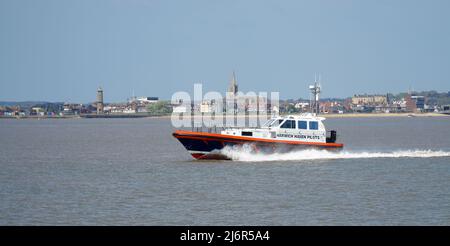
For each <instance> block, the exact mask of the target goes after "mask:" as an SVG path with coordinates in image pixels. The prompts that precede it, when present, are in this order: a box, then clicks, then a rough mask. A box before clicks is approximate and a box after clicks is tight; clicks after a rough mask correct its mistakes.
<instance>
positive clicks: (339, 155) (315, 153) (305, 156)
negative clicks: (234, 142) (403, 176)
mask: <svg viewBox="0 0 450 246" xmlns="http://www.w3.org/2000/svg"><path fill="white" fill-rule="evenodd" d="M221 153H222V154H224V155H226V156H227V157H229V158H230V159H232V160H235V161H249V162H260V161H295V160H323V159H364V158H402V157H410V158H430V157H450V152H447V151H441V150H437V151H436V150H398V151H392V152H366V151H365V152H357V151H339V152H335V151H328V150H316V149H309V150H299V151H292V152H288V153H271V154H265V153H255V152H254V151H253V149H252V148H251V147H250V146H243V147H241V148H232V147H225V148H224V149H222V150H221Z"/></svg>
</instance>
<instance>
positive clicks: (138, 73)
mask: <svg viewBox="0 0 450 246" xmlns="http://www.w3.org/2000/svg"><path fill="white" fill-rule="evenodd" d="M449 11H450V1H448V0H423V1H413V0H311V1H301V0H292V1H290V0H271V1H265V0H239V1H237V0H223V1H219V0H178V1H175V0H39V1H36V0H0V101H25V100H44V101H58V102H61V101H65V102H92V101H95V94H96V90H97V87H99V86H101V87H103V90H104V97H105V101H106V102H119V101H125V100H126V99H127V98H128V97H130V96H131V95H132V93H133V91H134V94H135V95H136V96H156V97H159V98H161V99H170V98H171V96H172V94H173V93H175V92H177V91H187V92H189V93H193V88H194V83H202V84H203V92H204V93H205V92H207V91H219V92H221V93H225V91H226V89H227V87H228V83H229V81H230V79H231V75H232V72H233V71H235V73H236V77H237V82H238V85H239V89H240V90H241V91H243V92H248V91H255V92H260V91H265V92H271V91H278V92H279V93H280V98H282V99H287V98H300V97H302V98H309V94H308V93H309V91H308V85H309V84H311V82H313V81H314V77H315V74H321V84H322V90H323V93H322V97H348V96H352V95H353V94H359V93H371V94H375V93H379V94H381V93H383V94H384V93H388V92H391V93H398V92H405V91H407V90H408V89H410V88H411V89H413V90H417V91H421V90H437V91H441V92H444V91H445V92H446V91H449V90H450V15H449V14H448V13H449Z"/></svg>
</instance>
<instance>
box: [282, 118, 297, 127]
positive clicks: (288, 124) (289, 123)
mask: <svg viewBox="0 0 450 246" xmlns="http://www.w3.org/2000/svg"><path fill="white" fill-rule="evenodd" d="M280 128H295V120H286V122H284V123H283V125H281V126H280Z"/></svg>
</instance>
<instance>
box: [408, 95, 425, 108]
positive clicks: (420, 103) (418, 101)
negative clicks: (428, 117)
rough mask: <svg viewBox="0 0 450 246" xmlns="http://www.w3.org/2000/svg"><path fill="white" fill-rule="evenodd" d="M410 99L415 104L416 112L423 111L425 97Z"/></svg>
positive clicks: (412, 97)
mask: <svg viewBox="0 0 450 246" xmlns="http://www.w3.org/2000/svg"><path fill="white" fill-rule="evenodd" d="M411 99H412V100H413V101H414V102H415V104H416V108H417V109H418V110H424V109H425V97H424V96H411Z"/></svg>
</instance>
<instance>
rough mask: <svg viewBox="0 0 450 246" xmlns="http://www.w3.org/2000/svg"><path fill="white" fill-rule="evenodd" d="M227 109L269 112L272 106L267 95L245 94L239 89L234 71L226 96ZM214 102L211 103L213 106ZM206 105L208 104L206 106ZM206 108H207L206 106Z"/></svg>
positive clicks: (241, 111)
mask: <svg viewBox="0 0 450 246" xmlns="http://www.w3.org/2000/svg"><path fill="white" fill-rule="evenodd" d="M224 103H225V106H226V110H227V111H228V112H229V113H230V112H232V113H234V114H237V113H248V112H257V113H262V112H264V113H265V112H268V111H270V110H269V109H270V107H269V106H268V100H267V98H266V97H261V96H258V95H256V94H254V95H249V94H243V93H240V92H239V91H238V84H237V80H236V74H235V73H234V72H233V75H232V77H231V81H230V85H229V86H228V90H227V96H226V98H225V101H224ZM212 105H213V103H210V106H209V107H211V106H212ZM204 107H206V106H204ZM204 109H205V110H206V108H204Z"/></svg>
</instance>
